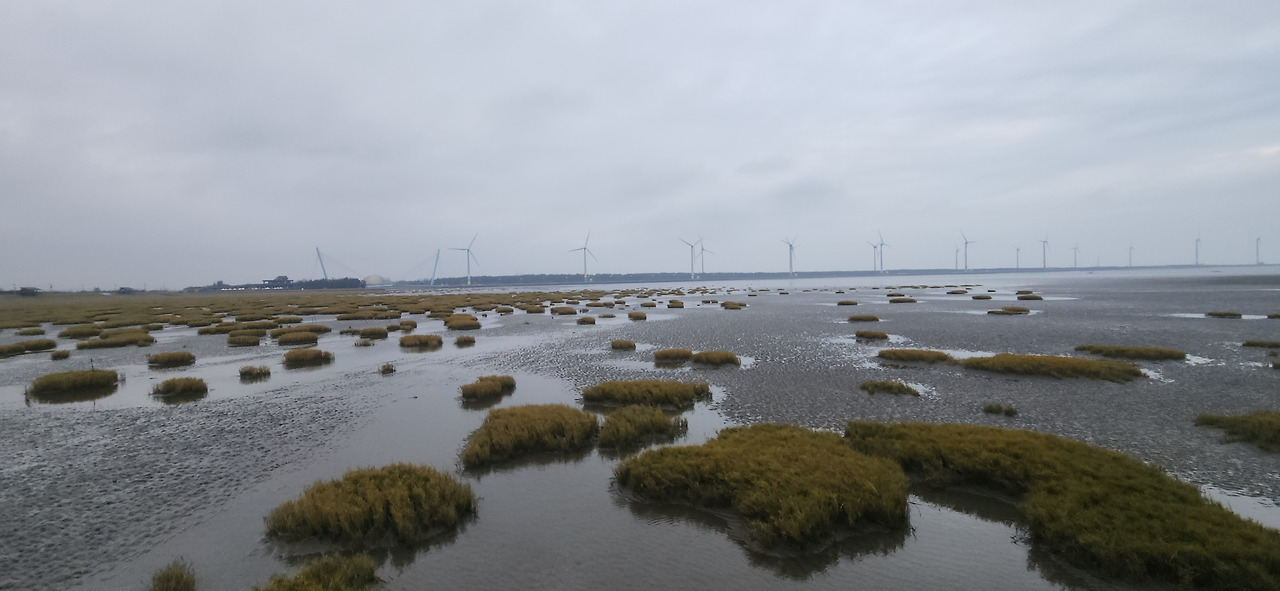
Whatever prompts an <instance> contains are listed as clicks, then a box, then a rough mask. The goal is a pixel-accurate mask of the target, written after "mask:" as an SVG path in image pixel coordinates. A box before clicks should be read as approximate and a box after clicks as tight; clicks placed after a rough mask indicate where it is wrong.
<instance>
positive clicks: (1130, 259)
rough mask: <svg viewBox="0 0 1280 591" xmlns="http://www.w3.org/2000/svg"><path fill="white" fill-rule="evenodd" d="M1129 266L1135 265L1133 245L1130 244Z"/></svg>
mask: <svg viewBox="0 0 1280 591" xmlns="http://www.w3.org/2000/svg"><path fill="white" fill-rule="evenodd" d="M1129 266H1130V267H1132V266H1133V245H1132V244H1130V245H1129Z"/></svg>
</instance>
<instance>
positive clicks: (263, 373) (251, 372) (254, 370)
mask: <svg viewBox="0 0 1280 591" xmlns="http://www.w3.org/2000/svg"><path fill="white" fill-rule="evenodd" d="M269 377H271V368H270V367H267V366H265V365H245V366H242V367H241V368H240V379H242V380H259V379H263V378H269Z"/></svg>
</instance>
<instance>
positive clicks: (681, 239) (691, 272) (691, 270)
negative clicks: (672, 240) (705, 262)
mask: <svg viewBox="0 0 1280 591" xmlns="http://www.w3.org/2000/svg"><path fill="white" fill-rule="evenodd" d="M676 240H679V241H681V242H683V243H685V244H688V245H689V280H690V281H692V280H693V278H694V274H693V259H694V254H693V247H694V246H696V245H697V244H699V243H701V242H702V239H701V238H699V239H698V242H689V241H688V240H685V239H684V238H676Z"/></svg>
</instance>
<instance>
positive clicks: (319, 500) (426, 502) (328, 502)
mask: <svg viewBox="0 0 1280 591" xmlns="http://www.w3.org/2000/svg"><path fill="white" fill-rule="evenodd" d="M475 511H476V497H475V494H474V493H472V492H471V487H470V486H468V485H466V484H463V483H460V482H458V481H457V479H455V478H454V477H453V476H451V475H449V474H447V473H445V472H441V471H438V470H436V469H434V468H431V467H428V466H418V465H413V464H391V465H389V466H384V467H382V468H360V469H356V470H351V471H349V472H347V473H346V474H343V475H342V478H339V479H336V480H329V481H325V482H316V483H314V484H312V485H311V486H309V487H307V489H306V490H305V491H303V493H302V496H301V497H299V498H297V499H294V500H292V501H286V502H284V503H283V504H281V505H280V506H278V507H276V508H275V509H272V510H271V513H270V514H268V515H267V519H266V522H267V535H268V536H270V537H273V538H280V539H284V540H292V541H298V540H307V539H318V540H328V541H334V542H342V543H358V544H378V545H382V544H420V543H422V542H425V541H427V540H428V539H429V538H431V537H432V536H434V535H436V534H438V533H440V532H442V531H451V530H453V529H455V528H457V526H458V525H459V524H461V523H462V522H463V520H465V519H467V518H468V517H470V516H471V515H472V514H474V513H475Z"/></svg>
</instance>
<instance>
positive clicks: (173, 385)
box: [151, 378, 209, 396]
mask: <svg viewBox="0 0 1280 591" xmlns="http://www.w3.org/2000/svg"><path fill="white" fill-rule="evenodd" d="M208 391H209V385H208V384H206V383H205V382H204V380H203V379H200V378H169V379H167V380H165V381H163V382H160V383H159V384H156V385H154V386H152V387H151V394H152V395H155V396H184V395H189V394H204V393H206V392H208Z"/></svg>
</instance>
